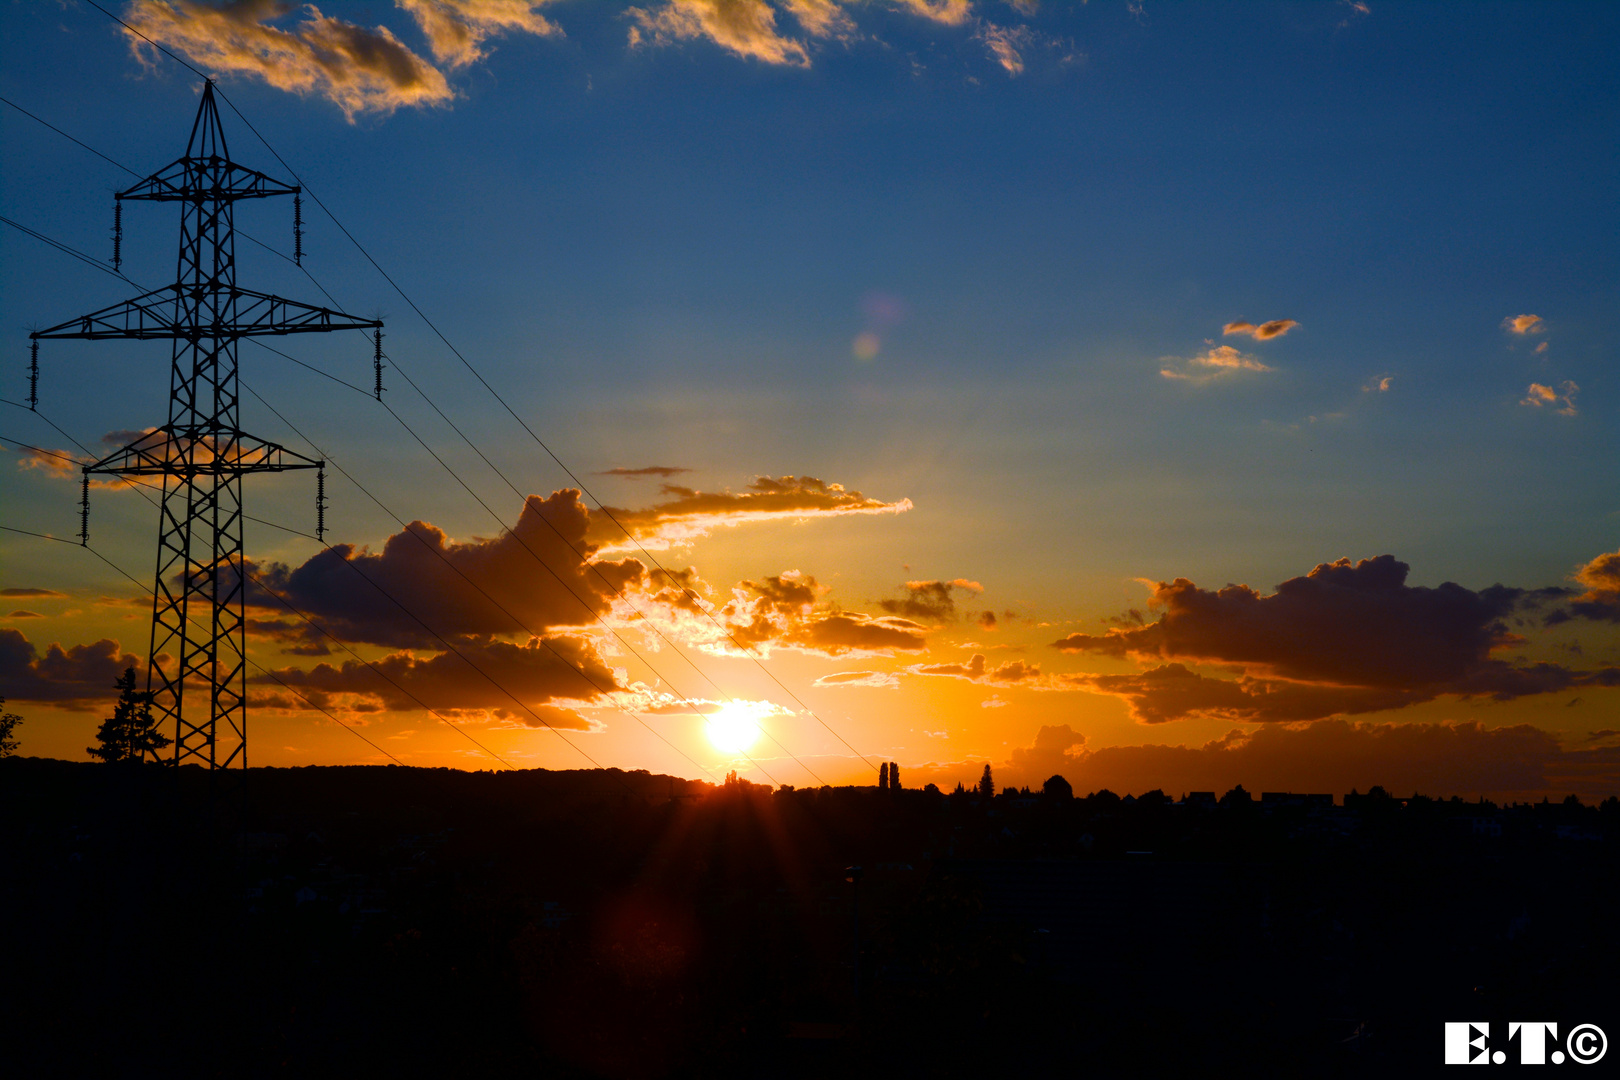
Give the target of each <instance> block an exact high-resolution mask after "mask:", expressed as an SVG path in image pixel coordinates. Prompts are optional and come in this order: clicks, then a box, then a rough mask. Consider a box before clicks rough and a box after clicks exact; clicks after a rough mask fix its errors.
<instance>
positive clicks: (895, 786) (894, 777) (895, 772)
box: [889, 761, 900, 791]
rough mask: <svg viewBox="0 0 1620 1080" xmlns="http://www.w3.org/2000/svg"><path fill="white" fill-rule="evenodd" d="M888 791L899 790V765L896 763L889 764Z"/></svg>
mask: <svg viewBox="0 0 1620 1080" xmlns="http://www.w3.org/2000/svg"><path fill="white" fill-rule="evenodd" d="M889 790H890V791H899V790H900V763H899V762H898V761H891V762H889Z"/></svg>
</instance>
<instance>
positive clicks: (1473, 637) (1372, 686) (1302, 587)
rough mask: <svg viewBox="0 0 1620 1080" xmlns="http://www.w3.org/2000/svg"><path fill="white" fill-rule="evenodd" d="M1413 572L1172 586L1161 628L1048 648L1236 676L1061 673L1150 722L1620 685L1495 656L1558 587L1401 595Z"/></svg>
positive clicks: (1326, 711) (1294, 714)
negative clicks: (1215, 667)
mask: <svg viewBox="0 0 1620 1080" xmlns="http://www.w3.org/2000/svg"><path fill="white" fill-rule="evenodd" d="M1407 572H1408V567H1407V565H1406V564H1405V563H1402V562H1398V561H1396V559H1395V558H1394V557H1393V556H1390V555H1381V556H1379V557H1377V558H1375V559H1364V560H1362V561H1361V562H1358V563H1355V564H1353V565H1352V564H1351V562H1350V560H1349V559H1340V560H1338V561H1337V562H1333V563H1322V564H1320V565H1318V566H1317V567H1316V568H1315V569H1313V570H1312V571H1311V572H1310V573H1309V574H1308V575H1306V576H1305V577H1296V578H1291V579H1289V580H1288V581H1285V582H1283V583H1282V584H1281V585H1279V586H1277V591H1276V592H1275V593H1272V594H1270V595H1262V594H1260V593H1259V592H1257V591H1255V590H1254V589H1252V588H1250V587H1249V586H1247V585H1228V586H1226V587H1225V588H1223V589H1220V590H1218V591H1211V590H1207V589H1202V588H1199V587H1198V586H1197V585H1195V584H1193V583H1192V582H1191V581H1188V580H1187V579H1186V578H1177V579H1176V580H1175V581H1173V582H1160V583H1159V584H1158V585H1157V587H1156V588H1155V589H1154V594H1153V598H1152V604H1153V606H1154V607H1155V608H1158V609H1161V610H1162V611H1163V614H1162V615H1161V617H1160V618H1159V620H1158V621H1157V622H1154V623H1151V624H1148V625H1145V626H1139V627H1124V628H1121V627H1115V628H1111V629H1109V630H1108V631H1107V632H1106V633H1104V634H1102V635H1090V634H1071V635H1069V636H1068V637H1066V638H1063V639H1062V640H1060V641H1057V642H1054V643H1053V644H1054V645H1055V646H1056V647H1057V648H1059V649H1062V650H1063V651H1065V652H1092V653H1100V654H1103V655H1107V656H1115V657H1125V656H1131V657H1135V658H1138V659H1143V660H1186V661H1191V662H1195V663H1206V664H1223V665H1233V666H1236V667H1238V668H1239V669H1240V670H1241V671H1242V677H1241V678H1240V679H1238V680H1236V681H1228V680H1221V679H1210V678H1207V677H1204V676H1200V675H1197V674H1195V673H1193V672H1191V671H1189V670H1188V669H1187V668H1186V667H1185V666H1183V665H1182V664H1180V663H1169V664H1165V665H1163V666H1159V667H1156V668H1154V669H1153V670H1151V671H1148V672H1145V673H1141V674H1136V675H1074V676H1065V677H1064V681H1065V682H1066V683H1068V684H1069V685H1075V686H1081V687H1084V688H1086V689H1092V690H1095V691H1098V692H1101V693H1112V694H1118V695H1119V696H1122V697H1125V698H1127V699H1128V700H1129V701H1130V702H1131V705H1132V709H1133V711H1134V712H1135V713H1136V714H1137V716H1138V717H1139V718H1140V719H1144V720H1149V721H1159V720H1172V719H1177V718H1179V717H1182V716H1194V715H1204V716H1223V717H1230V718H1233V719H1240V718H1241V719H1253V720H1304V719H1314V718H1317V717H1322V716H1331V715H1335V714H1338V713H1361V712H1371V711H1375V710H1377V709H1386V708H1400V707H1402V706H1405V705H1410V704H1414V703H1417V702H1421V701H1429V700H1432V699H1433V698H1436V697H1438V696H1440V695H1442V694H1451V695H1459V696H1463V697H1490V698H1493V699H1496V700H1499V701H1505V700H1509V699H1512V698H1517V697H1523V696H1527V695H1531V694H1541V693H1549V692H1556V691H1561V690H1566V689H1569V688H1570V687H1574V686H1589V685H1604V686H1608V685H1616V683H1617V682H1620V669H1615V668H1604V669H1600V670H1596V671H1585V672H1582V671H1575V670H1571V669H1569V668H1565V667H1562V666H1560V665H1558V664H1550V663H1536V664H1523V663H1509V662H1507V661H1505V660H1499V659H1495V658H1493V656H1492V653H1493V652H1495V651H1498V650H1501V649H1505V648H1509V647H1513V646H1517V645H1520V644H1522V643H1523V639H1521V638H1519V637H1518V636H1517V635H1515V634H1513V633H1512V632H1510V631H1509V630H1508V628H1507V625H1506V623H1505V622H1504V619H1505V618H1507V617H1508V616H1510V615H1512V614H1514V613H1515V612H1516V611H1518V610H1520V609H1524V608H1528V607H1534V606H1535V605H1537V604H1540V603H1543V602H1545V601H1547V600H1548V599H1551V598H1555V597H1559V596H1562V595H1563V590H1558V589H1547V590H1539V591H1533V592H1532V591H1527V590H1523V589H1513V588H1508V587H1505V586H1502V585H1493V586H1491V587H1490V588H1487V589H1483V590H1480V591H1478V592H1475V591H1473V590H1470V589H1465V588H1463V587H1462V586H1460V585H1456V584H1453V583H1451V582H1447V583H1445V584H1443V585H1440V586H1438V587H1437V588H1428V587H1425V586H1408V585H1407V584H1406V575H1407Z"/></svg>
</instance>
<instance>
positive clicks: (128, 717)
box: [86, 668, 173, 762]
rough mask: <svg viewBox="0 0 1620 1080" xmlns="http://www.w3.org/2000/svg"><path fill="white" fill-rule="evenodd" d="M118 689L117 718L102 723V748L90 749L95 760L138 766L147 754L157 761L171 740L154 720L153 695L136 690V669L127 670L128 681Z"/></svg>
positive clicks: (117, 683) (118, 683)
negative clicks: (128, 763)
mask: <svg viewBox="0 0 1620 1080" xmlns="http://www.w3.org/2000/svg"><path fill="white" fill-rule="evenodd" d="M113 685H114V686H116V687H117V688H118V702H117V704H115V705H114V706H113V714H112V716H110V717H108V718H107V719H106V720H103V721H102V722H101V730H100V731H98V732H96V738H98V739H100V740H101V745H100V746H99V747H96V746H92V747H89V748H88V749H87V751H86V752H87V753H89V755H90V756H91V757H98V758H100V759H101V760H102V761H106V762H114V761H131V762H138V761H140V760H141V759H142V758H143V757H145V756H146V755H147V754H151V755H153V756H154V757H155V756H156V755H157V752H158V751H159V750H162V749H163V748H164V747H165V746H168V745H169V743H170V742H171V741H173V740H171V739H170V738H169V737H168V736H166V735H164V734H163V733H162V732H160V731H159V730H158V729H157V722H156V721H155V720H153V719H152V695H151V694H150V693H145V692H142V691H138V690H136V689H135V669H134V668H125V669H124V677H123V678H121V679H118V680H116V681H114V683H113Z"/></svg>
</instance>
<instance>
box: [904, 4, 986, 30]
mask: <svg viewBox="0 0 1620 1080" xmlns="http://www.w3.org/2000/svg"><path fill="white" fill-rule="evenodd" d="M890 2H891V3H892V4H894V6H895V7H897V8H900V9H901V10H902V11H909V12H910V13H911V14H913V15H920V16H922V17H923V18H925V19H928V20H930V21H932V22H937V23H940V24H942V25H944V26H961V25H962V24H963V23H965V22H967V21H968V19H970V18H972V16H973V2H972V0H890Z"/></svg>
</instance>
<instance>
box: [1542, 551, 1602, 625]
mask: <svg viewBox="0 0 1620 1080" xmlns="http://www.w3.org/2000/svg"><path fill="white" fill-rule="evenodd" d="M1575 580H1576V581H1578V582H1580V583H1581V584H1582V585H1584V586H1585V587H1586V591H1585V592H1584V593H1582V594H1581V595H1579V596H1577V597H1575V598H1574V599H1572V600H1570V601H1569V603H1568V604H1567V605H1566V606H1565V607H1564V608H1562V609H1559V610H1556V611H1554V612H1553V613H1552V614H1551V615H1549V616H1547V622H1548V623H1549V624H1555V623H1560V622H1567V621H1568V620H1570V619H1572V618H1581V619H1593V620H1596V621H1599V622H1620V551H1609V552H1605V553H1604V554H1602V555H1599V556H1598V557H1597V558H1595V559H1593V560H1592V561H1591V562H1589V563H1587V564H1586V565H1585V566H1583V567H1581V568H1580V569H1579V570H1577V571H1575Z"/></svg>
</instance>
